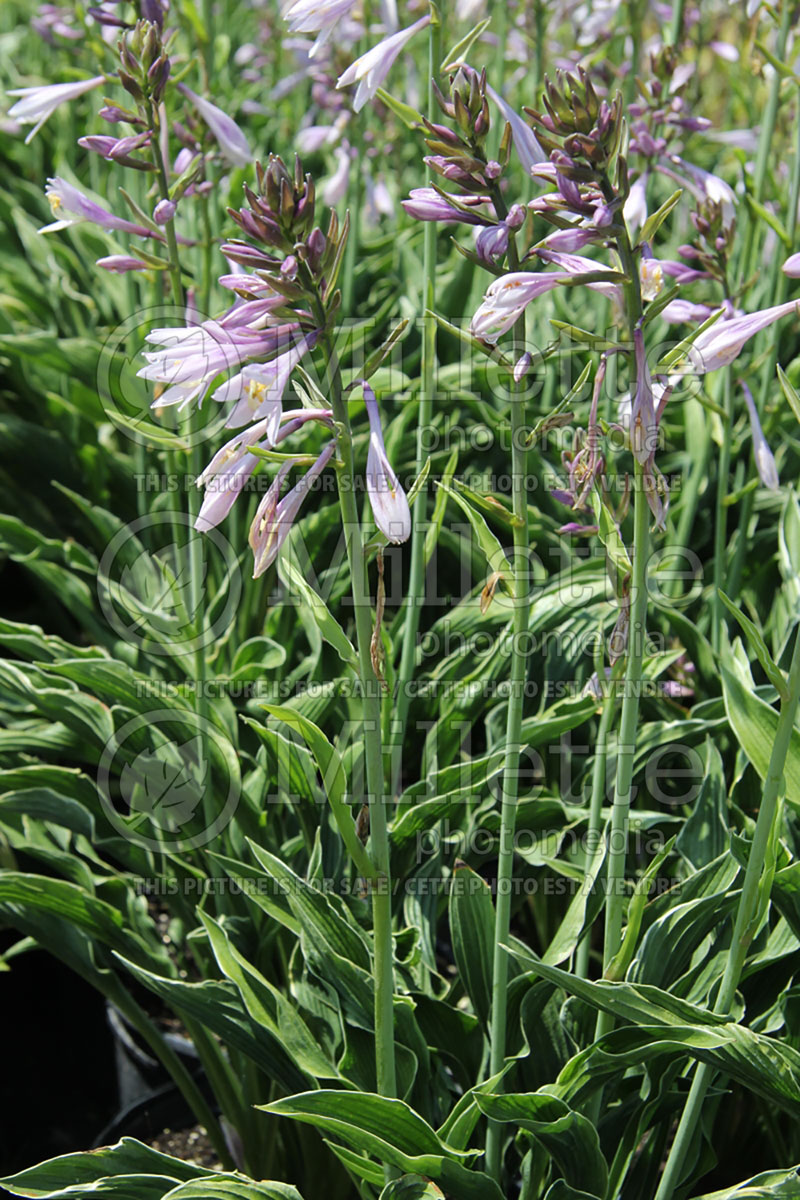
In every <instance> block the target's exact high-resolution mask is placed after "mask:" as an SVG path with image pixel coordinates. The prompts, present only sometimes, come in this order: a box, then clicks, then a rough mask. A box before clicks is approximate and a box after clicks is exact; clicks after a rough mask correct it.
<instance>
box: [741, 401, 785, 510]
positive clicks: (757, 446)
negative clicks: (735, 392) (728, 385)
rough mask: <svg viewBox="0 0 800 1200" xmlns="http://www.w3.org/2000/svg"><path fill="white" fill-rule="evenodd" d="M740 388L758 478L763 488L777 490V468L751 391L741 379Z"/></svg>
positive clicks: (778, 483)
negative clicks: (747, 419) (742, 392)
mask: <svg viewBox="0 0 800 1200" xmlns="http://www.w3.org/2000/svg"><path fill="white" fill-rule="evenodd" d="M742 388H743V390H744V401H745V404H746V405H747V412H748V414H749V416H750V433H751V435H752V438H753V457H754V458H755V460H756V470H757V471H758V478H759V479H760V480H761V482H762V484H763V485H764V487H765V488H769V489H770V491H773V492H777V490H778V488H779V487H780V479H779V478H778V468H777V467H776V466H775V459H774V457H773V455H772V451H771V450H770V448H769V444H768V443H767V439H766V438H765V437H764V431H763V430H762V428H761V422H760V421H759V419H758V409H757V408H756V405H755V401H754V400H753V393H752V392H751V391H750V388H749V387H748V386H747V384H746V383H745V382H744V380H742Z"/></svg>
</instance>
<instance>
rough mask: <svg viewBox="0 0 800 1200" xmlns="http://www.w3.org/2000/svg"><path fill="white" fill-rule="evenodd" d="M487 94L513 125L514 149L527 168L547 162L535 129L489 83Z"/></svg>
mask: <svg viewBox="0 0 800 1200" xmlns="http://www.w3.org/2000/svg"><path fill="white" fill-rule="evenodd" d="M486 95H487V96H489V98H490V99H491V100H493V101H494V103H495V104H496V105H497V107H498V108H499V110H500V112H501V114H502V117H503V120H504V121H508V123H509V125H510V126H511V137H512V140H513V142H514V149H515V150H516V152H517V157H518V158H519V161H520V162H521V163H522V165H523V167H524V168H525V170H526V171H530V169H531V167H533V166H535V165H536V164H537V163H541V162H546V161H547V155H546V154H545V152H544V150H543V149H542V147H541V146H540V145H539V143H538V141H537V140H536V136H535V134H534V132H533V130H532V129H531V128H530V126H529V125H527V124H526V123H525V121H523V119H522V117H521V116H520V115H519V114H518V113H516V112H515V111H514V109H513V108H512V107H511V105H510V104H507V103H506V101H505V100H504V99H503V97H502V96H500V95H498V93H497V92H496V91H495V90H494V88H493V87H490V86H489V84H488V83H487V85H486Z"/></svg>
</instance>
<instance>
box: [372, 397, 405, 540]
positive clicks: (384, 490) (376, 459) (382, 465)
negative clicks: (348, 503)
mask: <svg viewBox="0 0 800 1200" xmlns="http://www.w3.org/2000/svg"><path fill="white" fill-rule="evenodd" d="M362 386H363V389H364V403H365V405H366V408H367V416H368V417H369V452H368V454H367V495H368V496H369V502H370V504H371V505H372V515H373V516H374V518H375V524H376V525H377V526H378V529H380V531H381V533H382V534H383V535H384V537H386V538H388V539H389V541H390V542H394V543H395V545H397V544H399V543H400V542H405V541H407V540H408V539H409V538H410V537H411V510H410V509H409V507H408V498H407V497H406V494H405V492H404V491H403V489H402V487H401V486H400V480H399V479H398V478H397V475H396V474H395V472H394V469H393V467H392V464H391V463H390V462H389V459H388V457H387V455H386V446H385V445H384V441H383V429H382V428H381V417H380V413H379V411H378V401H377V400H376V398H375V393H374V392H373V390H372V388H371V387H370V386H369V384H368V383H364V384H363V385H362Z"/></svg>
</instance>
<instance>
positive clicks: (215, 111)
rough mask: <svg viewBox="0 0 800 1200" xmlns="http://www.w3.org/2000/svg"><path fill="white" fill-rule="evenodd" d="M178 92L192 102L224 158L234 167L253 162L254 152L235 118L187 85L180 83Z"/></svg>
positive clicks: (244, 165)
mask: <svg viewBox="0 0 800 1200" xmlns="http://www.w3.org/2000/svg"><path fill="white" fill-rule="evenodd" d="M178 90H179V91H181V92H182V93H183V95H184V96H185V97H186V98H187V100H191V102H192V104H193V105H194V106H195V108H196V109H197V111H198V112H199V113H200V116H201V117H202V118H203V120H204V121H205V123H206V125H207V126H208V128H209V129H210V130H211V132H212V133H213V135H214V137H215V138H216V139H217V142H218V143H219V148H220V150H221V151H222V156H223V158H225V159H227V161H228V162H229V163H231V164H232V165H233V166H234V167H246V166H247V164H248V163H251V162H252V161H253V152H252V150H251V149H250V145H249V143H248V141H247V138H246V137H245V136H244V134H243V133H242V131H241V129H240V128H239V126H238V125H237V124H236V122H235V121H234V119H233V117H229V116H228V114H227V113H225V112H223V111H222V109H221V108H217V106H216V104H212V103H211V101H210V100H205V99H204V98H203V97H202V96H198V95H197V93H196V92H193V91H192V89H191V88H189V87H187V86H186V84H185V83H179V84H178Z"/></svg>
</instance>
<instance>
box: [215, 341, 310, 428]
mask: <svg viewBox="0 0 800 1200" xmlns="http://www.w3.org/2000/svg"><path fill="white" fill-rule="evenodd" d="M315 341H316V334H309V336H308V337H305V338H301V339H300V340H299V341H298V342H297V344H296V345H293V346H290V347H289V348H288V349H287V350H284V351H283V352H282V353H280V354H277V355H276V356H275V358H273V359H272V360H271V361H270V362H268V363H256V364H253V365H252V366H248V367H246V368H245V369H244V371H242V372H240V374H238V375H235V376H234V377H233V378H232V379H230V380H229V381H228V382H227V383H224V384H222V386H221V387H218V388H217V390H216V391H215V392H214V393H213V396H212V399H214V400H216V401H217V402H218V403H220V404H226V403H229V402H230V401H231V400H235V401H236V402H237V403H236V405H235V407H234V409H233V411H232V412H231V414H230V416H229V417H228V419H227V421H226V422H225V425H226V427H227V428H228V429H238V428H239V426H241V425H244V424H246V423H247V422H248V421H254V420H258V419H259V418H261V417H264V416H266V415H267V414H268V413H277V418H276V420H279V419H280V413H281V401H282V399H283V393H284V391H285V390H286V384H287V383H288V382H289V376H290V375H291V373H292V371H293V370H294V368H295V367H296V366H297V364H298V363H299V362H300V360H301V359H302V358H303V356H304V355H305V354H306V353H307V351H308V350H310V349H311V347H312V346H313V345H314V342H315ZM276 428H277V426H276Z"/></svg>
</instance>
